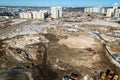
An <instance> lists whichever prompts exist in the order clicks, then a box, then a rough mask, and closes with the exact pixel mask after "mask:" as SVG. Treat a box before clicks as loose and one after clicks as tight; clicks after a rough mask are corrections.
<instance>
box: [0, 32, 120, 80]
mask: <svg viewBox="0 0 120 80" xmlns="http://www.w3.org/2000/svg"><path fill="white" fill-rule="evenodd" d="M76 37H77V38H79V39H80V38H81V37H80V36H79V37H78V36H75V37H71V36H68V38H66V39H63V38H58V37H56V35H54V34H41V35H21V36H16V37H14V38H11V39H6V40H1V41H0V71H2V72H0V78H1V79H2V78H3V80H8V79H9V77H10V76H11V75H12V78H10V79H12V80H16V79H17V80H19V79H18V78H20V77H23V79H22V80H60V79H61V78H62V77H63V76H65V75H70V74H71V73H72V72H73V73H77V74H78V75H79V79H80V80H83V77H84V76H87V75H88V76H89V78H93V80H95V79H94V78H95V77H99V75H97V76H94V72H95V71H98V72H99V71H100V70H101V71H105V70H106V69H108V68H109V69H112V70H113V71H115V72H116V73H118V72H119V68H117V67H116V66H115V65H113V64H112V63H111V62H110V60H109V59H108V58H107V56H106V54H107V53H106V52H105V50H104V49H103V47H102V44H100V43H99V42H98V41H94V42H93V40H92V41H91V42H90V46H87V47H80V46H83V44H84V43H83V44H82V45H81V44H80V43H79V42H78V43H77V41H76V40H75V42H74V41H73V39H76ZM71 38H72V41H73V43H75V44H77V45H79V46H77V47H75V44H73V45H74V46H72V45H70V47H69V45H68V44H69V43H64V41H67V39H71ZM89 38H90V37H89V36H85V37H82V40H83V39H89ZM61 40H62V41H63V42H62V44H61V42H59V41H61ZM69 41H70V40H69ZM92 42H93V44H92ZM70 43H71V42H70ZM87 44H88V43H87ZM71 46H72V47H71ZM91 46H92V47H91ZM79 47H80V48H79ZM91 49H92V50H93V51H94V52H92V51H91ZM14 71H15V73H13V72H14ZM26 72H27V73H26ZM8 73H12V74H11V75H10V74H8ZM2 74H7V76H5V75H2ZM14 74H17V75H14ZM6 77H7V78H6ZM13 77H14V78H13ZM27 78H29V79H27ZM20 80H21V79H20Z"/></svg>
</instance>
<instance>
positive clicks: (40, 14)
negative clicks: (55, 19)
mask: <svg viewBox="0 0 120 80" xmlns="http://www.w3.org/2000/svg"><path fill="white" fill-rule="evenodd" d="M46 16H48V11H47V10H40V11H27V12H21V13H20V18H29V19H45V18H46Z"/></svg>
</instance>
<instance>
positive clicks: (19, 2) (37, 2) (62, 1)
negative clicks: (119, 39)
mask: <svg viewBox="0 0 120 80" xmlns="http://www.w3.org/2000/svg"><path fill="white" fill-rule="evenodd" d="M113 3H118V4H119V6H120V0H0V6H40V7H51V6H62V7H96V6H99V5H101V6H104V7H111V6H112V4H113Z"/></svg>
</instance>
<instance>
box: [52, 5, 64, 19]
mask: <svg viewBox="0 0 120 80" xmlns="http://www.w3.org/2000/svg"><path fill="white" fill-rule="evenodd" d="M51 17H52V18H60V17H62V7H52V8H51Z"/></svg>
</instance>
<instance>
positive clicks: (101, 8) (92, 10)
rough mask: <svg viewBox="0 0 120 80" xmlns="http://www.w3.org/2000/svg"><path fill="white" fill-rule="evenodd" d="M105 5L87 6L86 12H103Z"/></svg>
mask: <svg viewBox="0 0 120 80" xmlns="http://www.w3.org/2000/svg"><path fill="white" fill-rule="evenodd" d="M103 9H104V8H103V7H102V6H98V7H94V8H85V9H84V12H85V13H86V12H95V13H103Z"/></svg>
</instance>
